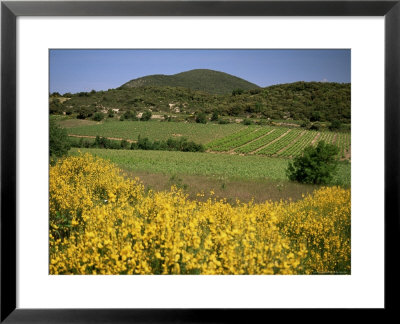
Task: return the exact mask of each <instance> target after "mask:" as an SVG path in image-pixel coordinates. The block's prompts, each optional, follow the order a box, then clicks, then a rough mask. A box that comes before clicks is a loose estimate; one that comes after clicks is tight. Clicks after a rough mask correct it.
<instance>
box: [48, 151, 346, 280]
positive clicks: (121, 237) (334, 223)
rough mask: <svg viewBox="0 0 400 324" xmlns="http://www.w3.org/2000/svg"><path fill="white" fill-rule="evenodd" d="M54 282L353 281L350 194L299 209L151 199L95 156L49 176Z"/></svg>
mask: <svg viewBox="0 0 400 324" xmlns="http://www.w3.org/2000/svg"><path fill="white" fill-rule="evenodd" d="M49 200H50V210H49V212H50V215H49V216H50V222H49V253H50V258H49V273H50V274H211V275H215V274H350V255H351V253H350V232H351V231H350V207H351V206H350V190H345V189H342V188H340V187H326V188H321V189H320V190H318V191H315V192H314V194H313V195H310V196H306V197H304V198H303V199H302V200H300V201H297V202H288V201H285V202H284V201H282V202H265V203H262V204H254V203H251V202H250V203H240V202H238V203H237V204H235V205H234V206H233V205H230V204H228V203H227V202H226V201H223V200H216V199H208V200H207V201H205V202H200V201H192V200H189V199H188V198H187V197H186V196H185V195H184V194H183V193H182V191H180V190H178V189H177V188H174V187H172V188H171V190H170V191H164V192H152V191H149V192H146V191H145V190H144V188H143V186H142V185H141V184H140V182H139V181H138V180H132V179H126V178H125V177H123V176H122V175H121V171H120V170H119V169H118V168H117V167H116V166H115V165H113V164H111V163H110V162H108V161H105V160H102V159H97V158H95V157H93V156H91V155H89V154H85V155H80V156H71V157H67V158H65V159H62V160H60V161H58V163H57V164H56V165H54V166H51V167H50V192H49Z"/></svg>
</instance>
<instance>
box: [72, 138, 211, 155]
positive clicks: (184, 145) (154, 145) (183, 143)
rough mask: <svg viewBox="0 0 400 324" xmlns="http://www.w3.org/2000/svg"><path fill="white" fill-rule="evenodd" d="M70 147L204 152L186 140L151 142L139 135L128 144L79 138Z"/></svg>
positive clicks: (119, 141)
mask: <svg viewBox="0 0 400 324" xmlns="http://www.w3.org/2000/svg"><path fill="white" fill-rule="evenodd" d="M71 145H72V146H73V147H77V148H101V149H113V150H119V149H123V150H129V149H131V150H156V151H158V150H161V151H182V152H204V151H205V148H204V146H203V145H202V144H197V143H195V142H193V141H188V140H187V139H186V138H184V137H183V138H179V139H174V138H169V139H167V140H166V141H165V140H161V141H151V140H149V139H148V138H147V137H141V136H140V135H139V137H138V140H137V141H136V142H132V143H130V142H128V141H127V140H125V139H123V140H115V139H108V138H106V137H101V136H96V138H95V140H94V141H93V142H91V141H90V140H88V139H85V140H84V139H83V138H80V139H79V140H78V141H75V140H71Z"/></svg>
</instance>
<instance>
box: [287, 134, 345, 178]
mask: <svg viewBox="0 0 400 324" xmlns="http://www.w3.org/2000/svg"><path fill="white" fill-rule="evenodd" d="M338 153H339V149H338V148H337V147H336V146H334V145H332V144H325V142H324V141H321V142H319V143H318V145H317V146H316V147H313V146H309V147H306V148H305V149H304V151H303V154H302V155H301V156H298V157H296V158H294V160H293V162H289V165H288V168H287V170H286V174H287V176H288V178H289V180H291V181H297V182H300V183H311V184H328V183H329V182H330V181H331V180H332V177H333V175H334V173H335V171H336V167H337V158H336V156H337V154H338Z"/></svg>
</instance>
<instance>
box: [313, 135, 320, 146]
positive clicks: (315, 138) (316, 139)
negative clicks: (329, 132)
mask: <svg viewBox="0 0 400 324" xmlns="http://www.w3.org/2000/svg"><path fill="white" fill-rule="evenodd" d="M320 136H321V133H317V135H315V137H314V139H313V140H312V141H311V145H314V144H315V143H316V142H317V141H318V138H320Z"/></svg>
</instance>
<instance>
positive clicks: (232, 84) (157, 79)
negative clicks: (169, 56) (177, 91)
mask: <svg viewBox="0 0 400 324" xmlns="http://www.w3.org/2000/svg"><path fill="white" fill-rule="evenodd" d="M145 86H156V87H183V88H188V89H191V90H197V91H204V92H208V93H211V94H228V93H231V92H232V90H235V89H242V90H251V89H258V88H260V87H259V86H258V85H256V84H254V83H251V82H248V81H246V80H244V79H241V78H238V77H236V76H234V75H231V74H228V73H225V72H219V71H214V70H208V69H196V70H190V71H186V72H181V73H178V74H173V75H164V74H154V75H148V76H144V77H141V78H137V79H134V80H131V81H129V82H127V83H125V84H123V85H122V86H121V87H122V88H138V87H145Z"/></svg>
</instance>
